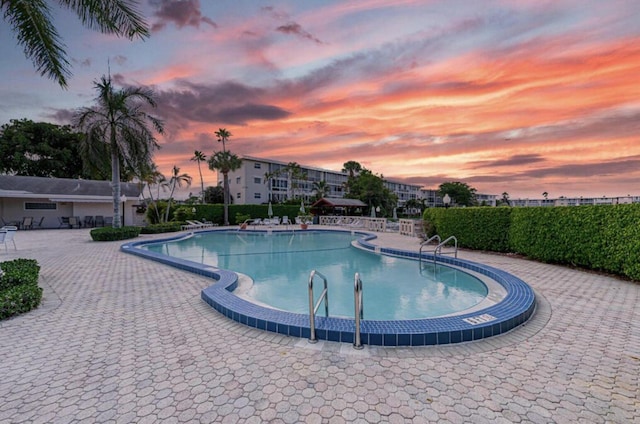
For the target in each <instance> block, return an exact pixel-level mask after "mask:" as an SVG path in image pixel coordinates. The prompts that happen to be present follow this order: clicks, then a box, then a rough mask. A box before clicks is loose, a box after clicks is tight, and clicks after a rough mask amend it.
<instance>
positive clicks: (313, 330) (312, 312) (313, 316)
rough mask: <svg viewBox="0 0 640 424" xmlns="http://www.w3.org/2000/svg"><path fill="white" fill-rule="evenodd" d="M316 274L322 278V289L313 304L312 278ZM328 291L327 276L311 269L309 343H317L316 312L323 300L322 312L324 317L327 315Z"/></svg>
mask: <svg viewBox="0 0 640 424" xmlns="http://www.w3.org/2000/svg"><path fill="white" fill-rule="evenodd" d="M316 275H317V276H318V277H320V278H322V281H323V282H324V290H322V294H320V298H319V299H318V302H317V303H316V304H315V306H314V304H313V300H314V298H313V279H314V277H315V276H316ZM328 293H329V291H328V290H327V277H325V276H324V275H322V274H321V273H320V272H318V271H316V270H315V269H314V270H313V271H311V274H309V329H310V333H309V343H317V342H318V339H317V338H316V312H318V308H319V307H320V304H321V303H322V302H323V301H324V314H325V317H328V316H329V296H328Z"/></svg>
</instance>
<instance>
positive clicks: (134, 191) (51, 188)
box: [0, 175, 140, 199]
mask: <svg viewBox="0 0 640 424" xmlns="http://www.w3.org/2000/svg"><path fill="white" fill-rule="evenodd" d="M120 190H121V192H122V193H121V194H122V195H124V196H126V197H128V198H129V199H137V198H138V196H139V195H140V186H139V184H137V183H121V184H120ZM0 197H35V198H43V197H54V198H55V197H64V198H71V199H74V198H75V199H80V198H84V197H87V198H97V197H113V193H112V188H111V181H95V180H76V179H70V178H47V177H23V176H18V175H0Z"/></svg>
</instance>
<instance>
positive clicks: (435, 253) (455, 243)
mask: <svg viewBox="0 0 640 424" xmlns="http://www.w3.org/2000/svg"><path fill="white" fill-rule="evenodd" d="M451 240H453V246H454V250H453V252H445V253H442V248H443V247H444V246H445V245H446V244H447V243H448V242H450V241H451ZM438 254H440V255H452V254H453V255H454V258H457V257H458V239H457V238H456V237H455V236H449V237H447V239H446V240H445V241H443V242H441V243H439V244H438V245H437V246H436V248H435V249H434V251H433V263H434V264H435V263H436V258H437V256H438Z"/></svg>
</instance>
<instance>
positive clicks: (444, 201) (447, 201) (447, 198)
mask: <svg viewBox="0 0 640 424" xmlns="http://www.w3.org/2000/svg"><path fill="white" fill-rule="evenodd" d="M442 203H444V207H445V208H448V207H449V203H451V197H449V194H448V193H446V194H445V195H444V197H443V198H442Z"/></svg>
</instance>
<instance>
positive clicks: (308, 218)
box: [298, 214, 313, 230]
mask: <svg viewBox="0 0 640 424" xmlns="http://www.w3.org/2000/svg"><path fill="white" fill-rule="evenodd" d="M298 221H300V228H302V229H303V230H306V229H307V228H309V224H310V223H311V222H313V215H308V214H305V215H298Z"/></svg>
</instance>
